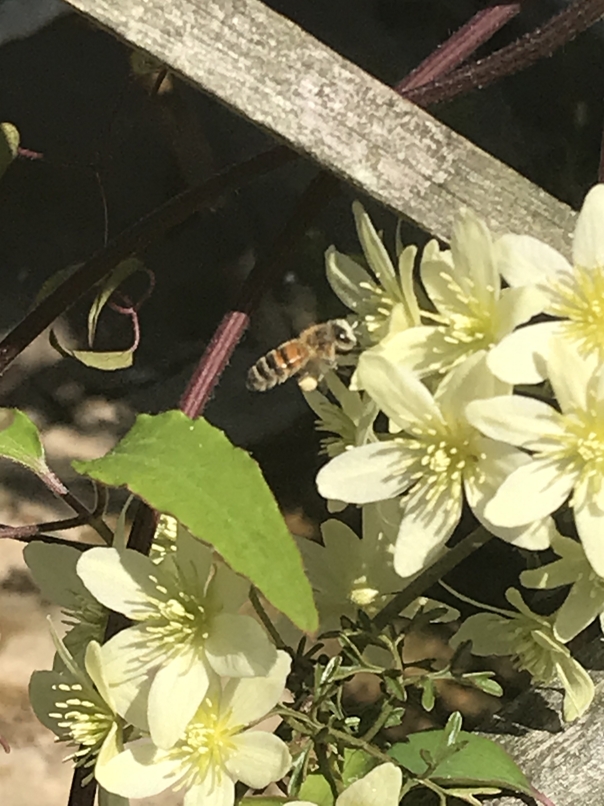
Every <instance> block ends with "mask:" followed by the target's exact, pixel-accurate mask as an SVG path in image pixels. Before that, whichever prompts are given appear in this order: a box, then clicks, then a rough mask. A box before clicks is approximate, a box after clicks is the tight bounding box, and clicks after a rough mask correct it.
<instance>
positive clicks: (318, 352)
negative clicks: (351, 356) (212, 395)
mask: <svg viewBox="0 0 604 806" xmlns="http://www.w3.org/2000/svg"><path fill="white" fill-rule="evenodd" d="M356 344H357V339H356V336H355V335H354V331H353V329H352V327H351V326H350V324H349V323H348V322H347V321H346V319H330V320H329V322H323V323H322V324H319V325H311V326H310V327H307V328H306V330H303V331H302V333H300V335H299V336H298V338H297V339H290V341H286V342H284V343H283V344H280V345H279V347H275V349H274V350H271V351H270V352H269V353H267V354H266V355H264V356H262V358H259V359H258V361H256V363H255V364H254V366H253V367H250V369H249V371H248V374H247V384H246V385H247V388H248V389H252V390H253V391H255V392H265V391H266V390H267V389H272V388H273V386H277V384H279V383H283V382H284V381H287V380H288V379H289V378H292V377H293V376H294V375H297V376H298V386H299V387H300V389H302V391H304V392H312V391H313V390H315V389H316V388H317V386H318V384H319V381H320V380H321V379H322V378H323V376H324V375H325V373H326V372H327V371H328V370H330V369H335V367H336V366H337V364H338V355H339V354H341V353H349V352H350V351H351V350H353V349H354V348H355V347H356Z"/></svg>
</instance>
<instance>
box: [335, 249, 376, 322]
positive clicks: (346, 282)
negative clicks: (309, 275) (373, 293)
mask: <svg viewBox="0 0 604 806" xmlns="http://www.w3.org/2000/svg"><path fill="white" fill-rule="evenodd" d="M325 267H326V271H327V282H328V283H329V285H330V286H331V287H332V290H333V292H334V293H335V294H336V296H338V297H339V298H340V299H341V300H342V302H343V303H344V305H346V307H347V308H350V309H351V310H353V311H358V310H359V308H360V307H361V306H362V305H363V304H364V303H365V302H366V300H367V296H368V294H369V293H370V288H371V287H372V286H374V285H375V282H374V281H373V279H372V278H371V277H370V276H369V274H368V273H367V272H366V271H365V269H364V268H362V266H359V264H358V263H357V262H356V261H354V260H353V259H352V258H351V257H348V255H344V254H342V253H341V252H338V251H337V250H336V248H335V247H333V246H330V247H329V249H328V250H327V251H326V252H325Z"/></svg>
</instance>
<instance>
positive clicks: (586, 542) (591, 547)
mask: <svg viewBox="0 0 604 806" xmlns="http://www.w3.org/2000/svg"><path fill="white" fill-rule="evenodd" d="M574 514H575V523H576V525H577V532H578V533H579V537H580V538H581V543H582V544H583V548H584V549H585V554H586V555H587V559H588V560H589V562H590V564H591V567H592V568H593V569H594V571H595V572H596V574H597V575H598V576H600V577H604V512H603V511H602V510H601V509H600V507H599V506H598V505H597V504H596V503H595V502H594V501H592V500H591V499H590V497H589V492H588V490H587V482H580V484H578V485H577V489H576V491H575V496H574Z"/></svg>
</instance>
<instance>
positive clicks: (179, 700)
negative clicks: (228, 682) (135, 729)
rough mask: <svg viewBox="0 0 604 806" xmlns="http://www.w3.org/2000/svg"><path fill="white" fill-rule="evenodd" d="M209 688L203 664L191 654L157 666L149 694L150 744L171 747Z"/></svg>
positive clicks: (207, 673) (207, 672)
mask: <svg viewBox="0 0 604 806" xmlns="http://www.w3.org/2000/svg"><path fill="white" fill-rule="evenodd" d="M208 686H209V671H208V669H207V667H206V665H205V663H204V662H203V661H202V660H201V659H200V658H198V657H196V656H195V654H194V653H192V652H180V653H178V654H177V655H176V656H174V657H173V658H172V659H171V660H170V661H168V662H167V663H164V665H163V666H161V667H160V668H159V669H158V671H157V674H156V675H155V678H154V679H153V683H152V684H151V690H150V691H149V706H148V717H149V731H150V733H151V738H152V739H153V741H154V743H155V744H156V745H157V746H158V747H161V748H163V749H165V750H168V749H169V748H170V747H172V746H173V745H174V744H175V743H176V742H177V741H178V739H179V738H180V737H181V736H182V734H183V733H184V730H185V728H186V727H187V725H188V724H189V722H190V721H191V719H193V717H194V716H195V712H196V711H197V709H198V708H199V705H200V703H201V702H202V700H203V698H204V697H205V695H206V692H207V690H208Z"/></svg>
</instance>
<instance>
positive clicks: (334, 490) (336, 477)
mask: <svg viewBox="0 0 604 806" xmlns="http://www.w3.org/2000/svg"><path fill="white" fill-rule="evenodd" d="M401 461H402V449H401V447H400V446H399V445H398V444H397V443H396V442H374V443H372V444H370V445H362V446H361V447H359V448H351V449H349V450H347V451H345V452H344V453H341V454H340V455H339V456H336V457H335V458H334V459H332V460H331V461H330V462H328V463H327V464H326V465H325V467H323V468H321V470H320V471H319V473H318V475H317V488H318V490H319V493H320V494H321V495H322V496H323V497H324V498H335V499H336V500H338V501H347V502H348V503H350V504H368V503H371V502H372V501H381V500H382V499H384V498H394V497H395V496H396V495H399V494H400V493H401V492H403V490H405V489H406V487H407V485H408V484H409V481H408V480H407V478H406V476H405V477H403V476H402V475H401Z"/></svg>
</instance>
